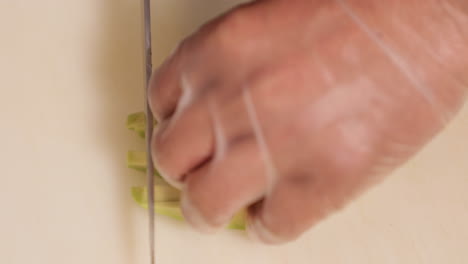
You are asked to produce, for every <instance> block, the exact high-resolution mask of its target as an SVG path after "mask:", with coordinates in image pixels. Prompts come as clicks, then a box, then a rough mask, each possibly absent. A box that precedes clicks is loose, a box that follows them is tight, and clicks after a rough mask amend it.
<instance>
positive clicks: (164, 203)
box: [132, 186, 246, 230]
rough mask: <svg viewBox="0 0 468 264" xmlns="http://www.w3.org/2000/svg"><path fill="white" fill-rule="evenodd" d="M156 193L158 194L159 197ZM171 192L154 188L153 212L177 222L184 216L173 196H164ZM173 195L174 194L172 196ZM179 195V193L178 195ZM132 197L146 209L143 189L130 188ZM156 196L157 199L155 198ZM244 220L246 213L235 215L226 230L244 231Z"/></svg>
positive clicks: (145, 193) (146, 200) (144, 190)
mask: <svg viewBox="0 0 468 264" xmlns="http://www.w3.org/2000/svg"><path fill="white" fill-rule="evenodd" d="M158 192H159V193H160V195H159V196H157V195H158ZM171 192H172V191H168V190H167V189H165V188H161V186H155V204H154V207H155V208H154V211H155V212H156V213H157V214H160V215H165V216H168V217H171V218H173V219H177V220H184V216H183V214H182V211H181V209H180V203H179V201H174V200H171V199H174V198H175V196H167V197H165V195H172V193H171ZM174 195H175V194H174ZM179 195H180V193H179ZM132 196H133V199H134V200H135V201H136V202H137V203H138V204H139V205H140V206H141V207H143V208H148V199H147V192H146V188H145V187H133V188H132ZM156 196H157V197H156ZM245 220H246V213H245V211H244V210H243V211H241V212H239V213H237V214H236V215H235V216H234V217H233V218H232V220H231V222H230V223H229V224H228V226H227V228H230V229H238V230H245Z"/></svg>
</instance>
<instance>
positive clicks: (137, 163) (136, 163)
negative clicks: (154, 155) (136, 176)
mask: <svg viewBox="0 0 468 264" xmlns="http://www.w3.org/2000/svg"><path fill="white" fill-rule="evenodd" d="M127 167H128V168H130V169H134V170H137V171H142V172H146V152H145V151H133V150H131V151H128V152H127ZM154 175H155V176H157V177H158V178H161V174H159V172H158V170H157V169H156V168H155V170H154Z"/></svg>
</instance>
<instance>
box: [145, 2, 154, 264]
mask: <svg viewBox="0 0 468 264" xmlns="http://www.w3.org/2000/svg"><path fill="white" fill-rule="evenodd" d="M143 19H144V23H143V24H144V35H145V36H144V45H145V46H144V52H145V70H146V74H145V75H146V83H145V84H146V85H145V113H146V131H145V133H146V137H145V138H146V150H147V151H146V153H147V154H146V162H147V169H146V178H147V187H148V220H149V223H148V224H149V225H148V234H149V250H150V263H151V264H155V251H156V250H155V223H154V220H155V219H154V218H155V217H154V164H153V159H152V156H151V136H152V135H153V125H154V118H153V114H152V112H151V108H150V105H149V101H148V90H149V85H150V79H151V74H152V71H153V69H152V68H153V63H152V47H151V1H150V0H143Z"/></svg>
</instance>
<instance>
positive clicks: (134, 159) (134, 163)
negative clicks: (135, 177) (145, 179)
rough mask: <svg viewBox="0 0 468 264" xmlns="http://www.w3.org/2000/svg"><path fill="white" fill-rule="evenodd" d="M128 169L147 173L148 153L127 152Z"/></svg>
mask: <svg viewBox="0 0 468 264" xmlns="http://www.w3.org/2000/svg"><path fill="white" fill-rule="evenodd" d="M127 167H129V168H131V169H135V170H137V171H143V172H144V171H146V152H144V151H128V152H127Z"/></svg>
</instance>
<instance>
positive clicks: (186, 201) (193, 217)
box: [181, 191, 220, 234]
mask: <svg viewBox="0 0 468 264" xmlns="http://www.w3.org/2000/svg"><path fill="white" fill-rule="evenodd" d="M181 208H182V212H183V214H184V216H185V218H186V220H187V222H189V223H190V224H191V225H192V226H193V227H194V228H195V229H196V230H198V231H199V232H201V233H205V234H214V233H216V232H217V231H218V230H219V229H220V227H215V226H212V225H210V224H209V223H208V222H207V221H206V219H205V217H204V216H203V215H202V214H201V213H200V211H199V210H198V209H197V208H196V207H195V206H194V205H193V204H192V202H191V200H190V198H189V197H188V194H187V192H186V191H184V192H183V195H182V201H181Z"/></svg>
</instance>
